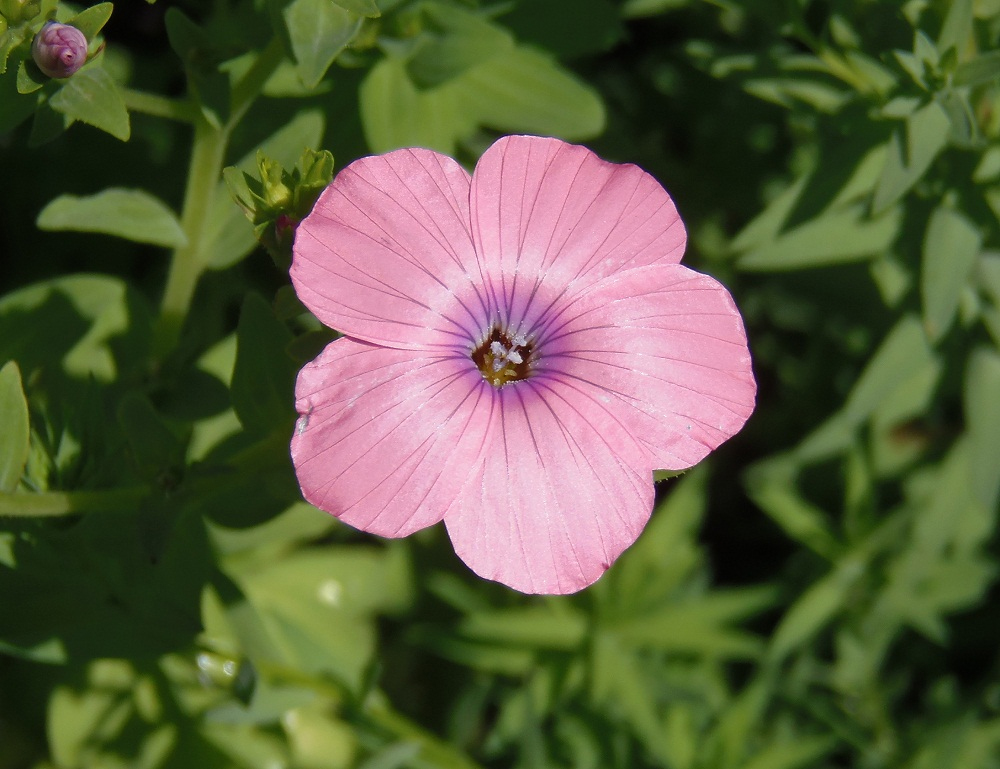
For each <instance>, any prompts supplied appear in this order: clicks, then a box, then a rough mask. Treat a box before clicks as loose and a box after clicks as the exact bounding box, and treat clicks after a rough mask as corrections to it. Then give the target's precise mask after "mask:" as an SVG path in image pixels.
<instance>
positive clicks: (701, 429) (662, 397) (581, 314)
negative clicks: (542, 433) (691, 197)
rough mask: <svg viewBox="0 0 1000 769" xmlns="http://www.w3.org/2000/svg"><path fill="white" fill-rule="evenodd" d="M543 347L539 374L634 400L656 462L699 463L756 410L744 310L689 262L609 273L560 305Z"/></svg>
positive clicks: (635, 426) (676, 466) (634, 424)
mask: <svg viewBox="0 0 1000 769" xmlns="http://www.w3.org/2000/svg"><path fill="white" fill-rule="evenodd" d="M541 346H542V349H544V352H545V355H544V357H543V358H542V359H541V360H539V362H538V365H537V369H536V370H537V375H538V376H541V377H543V378H547V377H553V378H555V379H556V380H559V381H572V382H575V383H576V384H577V386H578V387H580V388H581V389H582V390H583V391H586V392H588V393H591V394H592V397H594V398H595V399H603V400H605V401H607V400H608V399H609V398H614V399H615V400H616V401H618V402H619V403H621V404H624V405H626V406H627V408H625V409H622V410H621V416H622V419H623V420H625V421H626V422H627V423H628V424H629V425H630V427H631V430H632V434H633V435H636V436H637V437H640V438H641V440H642V441H643V442H644V443H645V444H646V445H647V447H648V448H649V450H650V451H651V452H652V453H653V455H654V456H655V458H656V460H655V461H656V467H657V468H664V469H669V470H682V469H685V468H687V467H691V466H692V465H694V464H697V463H698V462H700V461H701V460H702V459H704V457H705V456H706V455H707V454H708V453H709V452H710V451H711V450H713V449H714V448H716V447H717V446H718V445H719V444H721V443H722V442H723V441H725V440H727V439H728V438H730V437H731V436H732V435H734V434H735V433H736V432H737V431H738V430H739V429H740V428H741V427H742V426H743V424H744V423H745V422H746V420H747V418H748V417H749V416H750V414H751V413H752V412H753V408H754V399H755V396H756V392H757V385H756V382H755V381H754V377H753V371H752V370H751V366H750V352H749V350H748V349H747V339H746V333H745V331H744V329H743V321H742V319H741V318H740V314H739V311H738V310H737V309H736V306H735V304H734V303H733V299H732V297H731V296H730V295H729V292H728V291H727V290H726V289H725V288H724V287H723V286H722V285H721V284H720V283H719V282H718V281H716V280H715V279H714V278H711V277H709V276H707V275H702V274H700V273H697V272H694V271H693V270H689V269H688V268H686V267H682V266H681V265H655V266H651V267H645V268H642V269H638V270H633V271H630V272H627V273H624V274H622V275H617V276H613V277H611V278H608V279H607V280H606V281H604V282H603V283H602V284H601V285H599V286H595V287H594V289H593V290H592V291H589V292H588V293H587V294H586V295H585V296H581V297H580V298H579V299H578V300H577V301H575V302H573V303H571V304H570V305H568V306H566V307H565V308H563V309H562V312H561V313H560V314H559V315H558V317H557V319H556V320H554V321H553V325H552V326H550V328H549V329H548V331H547V332H546V334H545V335H544V341H543V342H542V345H541Z"/></svg>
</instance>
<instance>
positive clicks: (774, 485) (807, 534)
mask: <svg viewBox="0 0 1000 769" xmlns="http://www.w3.org/2000/svg"><path fill="white" fill-rule="evenodd" d="M795 469H796V468H795V466H794V464H791V463H788V464H785V463H780V464H770V463H761V464H759V465H757V466H755V467H753V468H751V470H750V471H749V472H748V473H747V475H746V486H747V491H748V492H749V494H750V498H751V499H752V500H753V501H754V504H756V505H757V506H758V507H759V508H760V509H761V510H763V511H764V512H765V513H767V514H768V515H769V516H770V518H771V520H773V521H774V522H775V523H777V524H778V525H779V526H780V527H781V528H782V530H783V531H784V532H785V533H786V534H787V535H788V536H790V537H792V538H793V539H794V540H795V541H797V542H799V543H801V544H803V545H805V546H806V547H808V548H809V549H811V550H812V551H813V552H815V553H817V554H819V555H820V556H822V557H823V558H826V559H829V560H833V559H834V558H836V557H837V555H839V553H840V552H841V550H842V547H841V545H840V543H839V542H838V541H837V539H836V537H835V536H834V535H833V533H832V532H831V531H830V522H829V517H828V516H827V514H826V513H825V512H824V511H823V510H821V509H819V508H818V507H816V506H815V505H813V504H811V503H809V502H807V501H806V500H805V499H803V498H802V497H801V496H800V495H799V494H798V492H797V491H796V489H795Z"/></svg>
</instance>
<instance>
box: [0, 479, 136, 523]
mask: <svg viewBox="0 0 1000 769" xmlns="http://www.w3.org/2000/svg"><path fill="white" fill-rule="evenodd" d="M148 493H149V490H148V489H146V488H145V487H142V486H136V487H131V488H125V489H109V490H108V491H45V492H39V493H37V494H7V493H3V492H0V516H3V515H7V516H12V517H16V518H43V517H52V516H57V515H74V514H76V513H97V512H102V513H116V512H129V511H132V510H134V509H135V507H136V505H138V504H139V502H140V501H141V500H142V498H143V497H144V496H146V494H148Z"/></svg>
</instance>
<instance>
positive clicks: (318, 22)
mask: <svg viewBox="0 0 1000 769" xmlns="http://www.w3.org/2000/svg"><path fill="white" fill-rule="evenodd" d="M342 5H345V3H337V4H335V3H334V2H333V0H293V2H292V3H290V4H289V5H288V6H287V7H286V8H285V9H284V11H283V16H284V19H285V25H286V27H287V29H288V37H289V40H290V41H291V44H292V53H293V54H294V56H295V61H296V62H298V69H299V77H300V78H302V82H303V83H304V84H305V85H306V87H308V88H315V87H316V85H317V84H318V83H319V81H320V80H322V79H323V76H324V75H325V74H326V71H327V69H329V68H330V65H331V64H332V63H333V60H334V59H335V58H337V55H338V54H339V53H340V52H341V51H343V50H344V48H346V47H347V44H348V43H350V42H351V39H352V38H353V37H354V35H355V34H357V32H358V30H359V29H360V28H361V17H359V16H358V15H357V14H356V13H353V12H351V11H349V10H346V9H345V8H343V7H341V6H342Z"/></svg>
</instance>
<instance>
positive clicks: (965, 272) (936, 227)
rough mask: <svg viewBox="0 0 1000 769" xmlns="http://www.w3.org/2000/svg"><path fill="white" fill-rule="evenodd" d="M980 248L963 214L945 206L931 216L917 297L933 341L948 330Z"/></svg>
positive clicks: (976, 231) (976, 233)
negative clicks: (921, 304)
mask: <svg viewBox="0 0 1000 769" xmlns="http://www.w3.org/2000/svg"><path fill="white" fill-rule="evenodd" d="M981 246H982V236H981V235H980V234H979V229H978V228H977V227H976V225H975V224H974V223H973V222H971V221H969V219H968V218H967V217H965V216H964V215H963V214H960V213H958V212H957V211H955V210H953V209H951V208H948V207H947V206H939V207H938V208H935V209H934V211H933V212H932V213H931V217H930V221H929V222H928V224H927V232H926V234H925V235H924V247H923V259H922V264H921V271H920V296H921V298H922V299H923V310H924V328H925V329H926V330H927V335H928V336H929V337H930V339H931V340H932V341H937V340H938V339H940V338H941V337H942V336H944V335H945V333H947V331H948V329H949V328H950V327H951V323H952V320H953V319H954V317H955V311H956V310H957V309H958V301H959V298H960V297H961V294H962V290H963V289H964V288H965V285H966V283H967V281H968V279H969V275H970V273H971V272H972V268H973V266H974V265H975V262H976V257H977V256H979V250H980V248H981Z"/></svg>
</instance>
